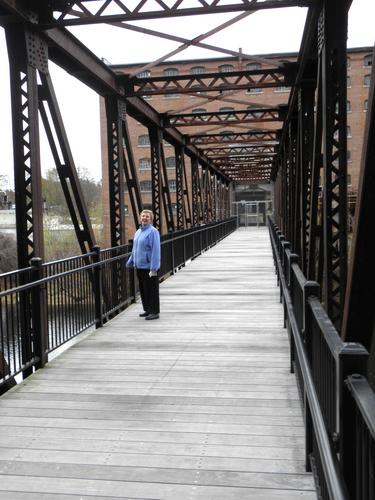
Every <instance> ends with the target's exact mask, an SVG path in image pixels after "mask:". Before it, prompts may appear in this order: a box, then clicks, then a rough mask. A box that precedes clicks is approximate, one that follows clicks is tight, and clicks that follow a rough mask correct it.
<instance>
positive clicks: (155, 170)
mask: <svg viewBox="0 0 375 500" xmlns="http://www.w3.org/2000/svg"><path fill="white" fill-rule="evenodd" d="M148 133H149V136H150V149H151V186H152V187H151V189H152V209H153V212H154V222H153V224H154V226H155V227H156V228H157V229H158V230H159V231H160V233H162V231H163V230H162V217H161V206H160V198H161V197H160V193H161V148H162V142H163V139H162V137H161V134H160V132H159V129H158V128H156V127H150V128H149V131H148Z"/></svg>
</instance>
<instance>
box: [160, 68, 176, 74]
mask: <svg viewBox="0 0 375 500" xmlns="http://www.w3.org/2000/svg"><path fill="white" fill-rule="evenodd" d="M163 73H164V76H176V75H178V69H177V68H167V69H165V70H164V72H163Z"/></svg>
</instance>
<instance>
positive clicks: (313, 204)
mask: <svg viewBox="0 0 375 500" xmlns="http://www.w3.org/2000/svg"><path fill="white" fill-rule="evenodd" d="M319 34H320V36H319V37H318V49H319V52H320V53H319V57H318V68H317V85H316V87H317V88H316V111H315V116H314V135H313V137H314V140H313V151H312V165H311V181H310V206H309V217H308V249H307V277H308V279H309V280H312V281H318V282H319V283H322V279H321V277H320V276H318V270H319V269H321V268H322V265H319V260H321V261H322V259H323V256H322V255H320V254H319V252H318V249H317V245H318V243H319V241H318V239H319V238H320V237H321V225H320V224H321V222H320V221H319V220H318V212H319V192H320V187H319V183H320V174H321V170H322V167H323V156H322V121H323V119H322V114H323V109H322V77H321V75H322V57H321V49H322V46H323V39H322V36H321V33H319Z"/></svg>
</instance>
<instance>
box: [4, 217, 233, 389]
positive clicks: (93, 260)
mask: <svg viewBox="0 0 375 500" xmlns="http://www.w3.org/2000/svg"><path fill="white" fill-rule="evenodd" d="M235 229H236V219H235V218H230V219H228V220H225V221H221V222H215V223H211V224H207V225H205V226H199V227H196V228H192V229H187V230H184V231H178V232H175V233H170V234H167V235H164V236H162V238H161V256H162V263H161V270H160V276H161V278H162V279H165V278H167V277H168V276H170V275H171V274H173V273H175V272H176V270H178V269H179V268H181V267H182V266H184V265H185V264H186V262H187V261H188V260H190V259H193V258H195V257H197V256H198V255H200V254H201V253H202V252H203V251H205V250H207V249H208V248H210V247H211V246H213V245H215V244H216V243H217V242H218V241H220V240H221V239H223V238H224V237H226V236H228V235H229V234H230V233H231V232H233V231H234V230H235ZM130 252H131V244H129V245H123V246H120V247H115V248H109V249H105V250H100V248H99V247H95V248H94V249H93V251H92V252H90V253H88V254H85V255H82V256H77V257H72V258H68V259H64V260H60V261H56V262H49V263H45V264H43V263H42V260H41V259H39V258H34V259H32V261H31V264H32V265H31V266H30V267H29V268H27V269H21V270H17V271H14V272H11V273H7V274H3V275H0V311H1V313H0V394H1V393H2V392H5V391H6V390H8V389H9V388H10V387H12V386H13V385H15V383H16V382H15V377H16V376H17V375H19V374H22V376H23V378H25V377H27V376H29V375H30V374H31V373H33V371H34V370H36V369H38V368H41V367H43V366H44V365H45V363H46V362H47V361H48V354H49V353H50V352H52V351H53V350H55V349H57V348H58V347H60V346H62V345H63V344H65V343H66V342H68V341H69V340H71V339H73V338H74V337H76V336H77V335H79V334H80V333H82V332H83V331H85V330H87V329H88V328H89V327H93V326H95V327H97V328H98V327H100V326H102V325H103V324H104V323H105V322H106V321H108V320H110V319H111V318H112V317H113V316H115V315H116V314H118V313H119V312H120V311H122V310H124V309H125V308H126V307H128V305H129V304H130V303H132V302H134V301H135V297H136V293H137V283H136V279H135V273H134V270H133V269H130V268H126V266H125V263H126V260H127V259H128V257H129V255H130Z"/></svg>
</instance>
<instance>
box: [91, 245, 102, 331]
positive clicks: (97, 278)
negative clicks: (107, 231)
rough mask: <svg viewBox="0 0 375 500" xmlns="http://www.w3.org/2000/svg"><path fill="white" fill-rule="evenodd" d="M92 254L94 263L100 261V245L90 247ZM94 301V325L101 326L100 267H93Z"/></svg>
mask: <svg viewBox="0 0 375 500" xmlns="http://www.w3.org/2000/svg"><path fill="white" fill-rule="evenodd" d="M92 251H93V252H94V255H93V257H92V260H93V262H94V264H97V263H98V262H100V247H99V246H98V245H95V246H94V247H93V249H92ZM93 281H94V301H95V327H96V328H100V327H102V326H103V323H104V321H103V284H102V267H101V266H95V267H94V280H93Z"/></svg>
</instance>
